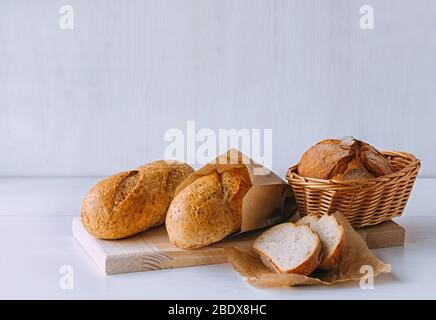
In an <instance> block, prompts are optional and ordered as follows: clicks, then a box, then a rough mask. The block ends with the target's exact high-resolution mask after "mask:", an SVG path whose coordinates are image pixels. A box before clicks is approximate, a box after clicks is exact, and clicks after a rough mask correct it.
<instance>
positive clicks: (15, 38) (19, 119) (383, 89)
mask: <svg viewBox="0 0 436 320" xmlns="http://www.w3.org/2000/svg"><path fill="white" fill-rule="evenodd" d="M366 3H370V4H371V5H373V7H374V10H375V30H373V31H363V30H361V29H360V28H359V19H360V13H359V8H360V6H361V5H364V4H366ZM64 4H70V5H72V6H73V8H74V10H75V12H74V13H75V29H74V30H73V31H65V30H61V29H60V28H59V26H58V22H59V18H60V14H59V8H60V7H61V6H62V5H64ZM435 32H436V1H433V0H419V1H416V0H371V1H366V0H362V1H358V0H281V1H279V0H277V1H271V0H262V1H259V0H143V1H139V0H138V1H136V0H135V1H133V0H129V1H121V0H118V1H116V0H110V1H109V0H98V1H97V0H92V1H87V0H69V1H68V2H66V1H63V0H62V1H57V0H50V1H31V0H28V1H21V0H18V1H17V0H0V175H6V176H14V175H106V174H109V173H112V172H115V171H119V170H122V169H127V168H130V167H135V166H137V165H139V164H142V163H145V162H147V161H150V160H153V159H157V158H162V157H163V152H164V148H165V147H166V145H167V143H165V142H164V141H163V136H164V133H165V131H166V130H167V129H169V128H180V129H182V130H184V128H185V126H186V121H187V120H195V121H196V125H197V127H198V128H212V129H218V128H236V129H240V128H258V129H265V128H272V129H273V155H274V160H273V161H274V162H273V169H275V170H276V171H277V172H278V173H279V174H283V173H284V172H285V170H286V168H287V167H288V166H289V165H291V164H293V163H295V162H296V161H297V160H298V158H299V156H300V154H301V153H302V152H303V151H304V150H305V149H307V148H308V147H309V146H310V145H312V144H313V143H314V142H316V141H318V140H319V139H322V138H326V137H330V136H335V135H354V136H356V137H359V138H361V139H363V140H367V141H368V142H370V143H372V144H374V145H375V146H377V147H379V148H380V149H397V150H408V151H410V152H413V153H415V154H417V155H418V156H419V157H420V158H421V159H422V160H423V168H422V171H421V173H422V175H423V176H435V175H436V166H433V164H434V163H436V151H435V148H434V140H435V138H434V132H433V128H434V124H433V123H434V121H435V120H436V117H435V116H436V99H435V94H436V36H435Z"/></svg>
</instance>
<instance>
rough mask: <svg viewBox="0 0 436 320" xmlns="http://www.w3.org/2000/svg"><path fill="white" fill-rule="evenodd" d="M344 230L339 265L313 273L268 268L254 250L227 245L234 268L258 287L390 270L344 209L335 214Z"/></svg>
mask: <svg viewBox="0 0 436 320" xmlns="http://www.w3.org/2000/svg"><path fill="white" fill-rule="evenodd" d="M333 215H334V216H335V217H336V218H337V219H338V221H339V222H340V223H341V224H342V226H343V228H344V231H345V252H344V257H343V259H342V261H341V263H340V264H339V266H338V268H336V269H334V270H330V271H323V270H319V269H317V270H315V271H314V272H313V273H312V274H310V276H303V275H299V274H287V273H274V272H272V271H271V270H270V269H268V268H267V267H266V266H265V265H264V264H263V263H262V261H261V260H260V258H259V256H258V255H257V254H256V253H254V252H246V251H241V250H239V249H236V248H231V247H228V248H224V250H225V252H226V254H227V256H228V259H229V262H230V263H232V265H233V268H234V269H235V270H236V271H237V272H238V273H239V274H240V275H241V276H242V277H243V278H244V279H245V281H247V282H248V283H249V284H251V285H253V286H255V287H289V286H297V285H332V284H335V283H338V282H344V281H352V280H360V279H362V277H364V276H365V272H368V269H366V268H362V267H365V266H370V267H372V270H373V276H374V277H375V276H377V275H379V274H381V273H387V272H390V271H391V265H389V264H386V263H384V262H382V261H380V260H379V259H377V258H376V257H375V256H374V255H373V254H372V252H371V251H370V250H369V249H368V247H367V245H366V243H365V241H363V240H362V238H361V237H360V236H359V234H358V233H357V232H356V231H355V230H354V229H353V227H352V226H351V225H350V223H349V222H348V221H347V219H346V218H345V217H344V215H342V214H341V213H334V214H333Z"/></svg>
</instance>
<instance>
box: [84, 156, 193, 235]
mask: <svg viewBox="0 0 436 320" xmlns="http://www.w3.org/2000/svg"><path fill="white" fill-rule="evenodd" d="M193 171H194V170H193V169H192V168H191V167H190V166H189V165H187V164H185V163H182V162H178V161H164V160H160V161H154V162H151V163H149V164H147V165H144V166H141V167H139V168H137V169H136V170H130V171H125V172H120V173H117V174H115V175H112V176H110V177H108V178H106V179H104V180H102V181H100V182H99V183H98V184H97V185H96V186H94V187H93V188H92V189H91V190H90V191H89V192H88V193H87V195H86V196H85V199H84V201H83V204H82V210H81V217H82V222H83V225H84V226H85V228H86V230H87V231H88V232H89V233H90V234H92V235H93V236H95V237H97V238H100V239H120V238H124V237H128V236H131V235H134V234H136V233H139V232H141V231H144V230H146V229H148V228H150V227H153V226H157V225H160V224H162V223H163V222H164V221H165V216H166V212H167V209H168V207H169V205H170V203H171V200H172V199H173V195H174V191H175V189H176V188H177V186H178V185H179V184H180V183H181V182H182V181H183V180H184V179H185V178H186V177H187V176H188V175H189V174H191V173H192V172H193Z"/></svg>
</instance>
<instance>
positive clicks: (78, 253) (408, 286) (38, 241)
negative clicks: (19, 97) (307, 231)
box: [0, 177, 436, 299]
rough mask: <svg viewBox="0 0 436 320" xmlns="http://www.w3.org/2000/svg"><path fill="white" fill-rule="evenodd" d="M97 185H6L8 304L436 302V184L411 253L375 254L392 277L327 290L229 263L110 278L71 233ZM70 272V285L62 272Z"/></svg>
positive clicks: (412, 217) (407, 217)
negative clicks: (274, 284)
mask: <svg viewBox="0 0 436 320" xmlns="http://www.w3.org/2000/svg"><path fill="white" fill-rule="evenodd" d="M96 181H98V178H97V177H94V178H0V247H1V255H0V298H2V299H15V298H20V299H35V298H36V299H391V298H393V299H415V298H416V299H417V298H419V299H430V298H432V299H435V298H436V278H435V277H434V276H433V269H434V268H435V267H436V255H435V254H434V253H435V247H436V234H435V232H434V230H435V229H436V201H434V198H435V196H436V179H418V181H417V183H416V185H415V188H414V191H413V194H412V196H411V199H410V201H409V204H408V206H407V208H406V212H405V214H404V215H403V216H402V217H399V218H397V219H396V220H395V221H397V222H398V223H400V224H401V225H403V226H404V227H405V228H406V245H405V247H396V248H384V249H377V250H373V252H374V253H375V255H376V256H377V257H378V258H380V259H381V260H383V261H385V262H387V263H389V264H392V267H393V268H392V273H390V274H384V275H381V276H379V277H377V278H375V279H374V288H373V289H365V290H364V289H362V288H360V286H359V283H358V282H349V283H343V284H338V285H334V286H329V287H327V286H326V287H321V286H317V287H294V288H270V289H258V288H253V287H251V286H249V285H247V284H246V283H245V282H244V280H243V279H242V278H241V277H240V276H239V275H238V274H237V273H236V272H234V271H233V269H232V267H231V266H230V265H229V264H221V265H212V266H201V267H190V268H180V269H171V270H159V271H149V272H142V273H130V274H122V275H114V276H104V275H102V274H101V273H100V271H99V270H98V269H97V267H96V266H95V265H94V262H93V261H92V260H91V259H90V258H89V257H88V256H87V254H86V253H85V251H84V250H83V249H82V248H81V247H80V245H79V244H78V243H77V242H76V241H75V239H74V238H73V236H72V234H71V220H72V218H73V217H74V216H77V215H78V214H79V210H80V204H81V199H82V197H83V195H84V194H85V193H86V191H87V190H88V189H89V188H90V187H91V186H92V185H93V184H95V182H96ZM65 265H67V266H69V267H68V268H71V269H70V270H72V273H71V272H70V273H69V276H68V279H69V280H70V282H69V283H71V284H73V285H74V288H70V287H69V288H67V289H66V288H64V286H62V285H61V284H62V283H64V281H65V279H66V276H65V275H64V274H63V273H62V272H63V271H62V266H65Z"/></svg>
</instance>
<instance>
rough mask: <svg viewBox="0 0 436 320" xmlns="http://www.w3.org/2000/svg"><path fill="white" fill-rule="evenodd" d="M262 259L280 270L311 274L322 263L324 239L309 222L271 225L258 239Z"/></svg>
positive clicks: (269, 266)
mask: <svg viewBox="0 0 436 320" xmlns="http://www.w3.org/2000/svg"><path fill="white" fill-rule="evenodd" d="M253 248H254V250H255V251H256V252H258V253H259V255H260V258H261V260H262V262H263V263H264V264H265V266H267V267H268V268H270V269H271V270H273V271H275V272H277V273H296V274H302V275H306V276H307V275H309V274H310V273H312V271H314V270H315V269H316V268H317V267H318V265H319V263H320V257H319V256H320V252H321V242H320V240H319V238H318V236H317V235H316V234H315V233H314V232H313V231H312V229H310V228H309V226H307V225H296V224H294V223H292V222H286V223H282V224H279V225H276V226H274V227H272V228H269V229H268V230H266V231H265V232H263V233H262V234H261V235H260V236H259V237H258V238H257V239H256V240H255V242H254V244H253Z"/></svg>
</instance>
